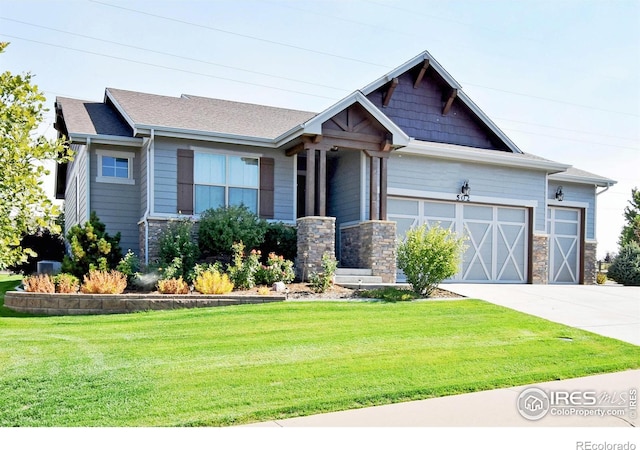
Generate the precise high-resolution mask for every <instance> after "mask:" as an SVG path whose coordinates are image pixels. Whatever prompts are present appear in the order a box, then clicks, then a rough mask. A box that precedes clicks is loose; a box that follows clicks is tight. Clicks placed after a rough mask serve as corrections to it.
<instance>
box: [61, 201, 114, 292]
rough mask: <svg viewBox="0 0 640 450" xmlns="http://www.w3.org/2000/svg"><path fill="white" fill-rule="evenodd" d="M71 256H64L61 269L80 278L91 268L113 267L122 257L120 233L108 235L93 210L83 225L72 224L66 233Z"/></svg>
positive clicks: (104, 269)
mask: <svg viewBox="0 0 640 450" xmlns="http://www.w3.org/2000/svg"><path fill="white" fill-rule="evenodd" d="M67 241H68V242H69V246H70V247H71V256H65V257H64V260H63V261H62V270H63V271H64V272H67V273H71V274H73V275H75V276H76V277H78V278H80V279H82V277H83V276H84V275H86V274H87V273H89V271H91V270H103V271H106V270H109V269H115V268H116V266H117V265H118V263H119V262H120V260H121V259H122V250H121V249H120V233H117V234H116V235H115V236H113V237H112V236H109V234H108V233H107V231H106V226H105V224H104V223H102V222H100V219H99V218H98V216H97V214H96V213H95V211H92V212H91V216H90V217H89V221H88V222H85V223H84V224H83V225H74V226H72V227H71V229H70V230H69V232H68V233H67Z"/></svg>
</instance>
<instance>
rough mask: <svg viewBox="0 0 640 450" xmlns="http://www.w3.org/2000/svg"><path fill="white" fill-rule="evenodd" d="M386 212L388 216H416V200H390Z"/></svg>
mask: <svg viewBox="0 0 640 450" xmlns="http://www.w3.org/2000/svg"><path fill="white" fill-rule="evenodd" d="M387 211H388V213H389V214H401V215H406V216H417V215H418V202H417V201H416V200H398V199H395V198H390V199H389V200H388V202H387Z"/></svg>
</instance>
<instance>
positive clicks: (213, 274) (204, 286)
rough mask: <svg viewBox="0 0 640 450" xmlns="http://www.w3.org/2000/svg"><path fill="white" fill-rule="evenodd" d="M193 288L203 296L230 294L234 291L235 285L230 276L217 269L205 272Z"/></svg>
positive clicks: (197, 279)
mask: <svg viewBox="0 0 640 450" xmlns="http://www.w3.org/2000/svg"><path fill="white" fill-rule="evenodd" d="M193 286H194V287H195V289H196V291H198V292H200V293H201V294H228V293H229V292H231V291H233V283H232V282H231V280H229V276H228V275H227V274H226V273H220V272H218V271H217V270H215V269H209V270H205V271H204V272H202V273H201V274H200V275H198V276H197V277H196V279H195V281H194V282H193Z"/></svg>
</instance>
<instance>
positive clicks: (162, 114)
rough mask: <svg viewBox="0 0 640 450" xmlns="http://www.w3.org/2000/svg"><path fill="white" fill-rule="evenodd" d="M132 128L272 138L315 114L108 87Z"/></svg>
mask: <svg viewBox="0 0 640 450" xmlns="http://www.w3.org/2000/svg"><path fill="white" fill-rule="evenodd" d="M107 92H108V93H109V94H110V95H111V96H112V97H113V99H114V100H115V101H116V102H117V104H118V105H120V106H121V107H122V109H123V110H124V111H125V113H126V114H127V116H129V118H130V119H131V121H132V122H133V123H135V124H136V125H150V126H155V127H167V128H178V129H184V130H193V131H203V132H212V133H224V134H231V135H237V136H251V137H257V138H266V139H274V138H276V137H278V136H280V135H281V134H283V133H285V132H287V131H289V130H291V129H292V128H294V127H296V126H297V125H300V124H302V123H304V122H306V121H307V120H309V119H310V118H312V117H313V116H315V115H316V113H313V112H308V111H297V110H293V109H285V108H276V107H272V106H265V105H255V104H251V103H240V102H232V101H228V100H220V99H213V98H206V97H198V96H192V95H183V96H182V97H168V96H163V95H153V94H145V93H142V92H133V91H125V90H120V89H111V88H108V89H107Z"/></svg>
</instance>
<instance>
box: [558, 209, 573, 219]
mask: <svg viewBox="0 0 640 450" xmlns="http://www.w3.org/2000/svg"><path fill="white" fill-rule="evenodd" d="M555 211H556V220H575V221H577V220H578V211H576V210H575V209H560V208H557V209H556V210H555Z"/></svg>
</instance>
